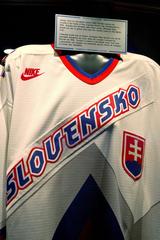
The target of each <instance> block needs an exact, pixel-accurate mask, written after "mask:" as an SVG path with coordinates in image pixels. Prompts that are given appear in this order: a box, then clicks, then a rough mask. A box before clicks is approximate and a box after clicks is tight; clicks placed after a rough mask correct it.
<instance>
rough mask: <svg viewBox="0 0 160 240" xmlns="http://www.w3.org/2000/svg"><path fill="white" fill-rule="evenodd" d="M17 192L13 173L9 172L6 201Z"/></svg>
mask: <svg viewBox="0 0 160 240" xmlns="http://www.w3.org/2000/svg"><path fill="white" fill-rule="evenodd" d="M16 194H17V185H16V181H15V180H14V173H13V172H10V174H9V175H8V177H7V202H8V203H9V202H10V201H11V200H12V199H13V198H14V197H15V196H16Z"/></svg>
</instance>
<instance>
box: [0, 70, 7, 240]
mask: <svg viewBox="0 0 160 240" xmlns="http://www.w3.org/2000/svg"><path fill="white" fill-rule="evenodd" d="M3 75H4V68H3V67H2V66H0V240H1V239H5V219H6V204H5V202H6V201H5V196H6V187H5V177H6V151H7V125H6V118H5V111H6V104H7V95H6V90H5V84H4V83H5V78H4V76H3Z"/></svg>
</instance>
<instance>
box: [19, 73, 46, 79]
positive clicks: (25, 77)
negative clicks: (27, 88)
mask: <svg viewBox="0 0 160 240" xmlns="http://www.w3.org/2000/svg"><path fill="white" fill-rule="evenodd" d="M42 74H43V73H40V74H37V75H32V76H26V75H25V74H23V73H22V74H21V79H22V80H23V81H27V80H30V79H32V78H36V77H39V76H40V75H42Z"/></svg>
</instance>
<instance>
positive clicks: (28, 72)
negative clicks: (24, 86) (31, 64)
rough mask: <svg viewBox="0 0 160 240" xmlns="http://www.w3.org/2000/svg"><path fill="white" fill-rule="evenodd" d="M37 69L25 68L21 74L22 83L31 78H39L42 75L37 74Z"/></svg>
mask: <svg viewBox="0 0 160 240" xmlns="http://www.w3.org/2000/svg"><path fill="white" fill-rule="evenodd" d="M39 71H40V69H39V68H26V69H25V71H24V72H23V73H22V74H21V79H22V80H23V81H27V80H30V79H32V78H36V77H39V76H40V75H42V74H43V73H39Z"/></svg>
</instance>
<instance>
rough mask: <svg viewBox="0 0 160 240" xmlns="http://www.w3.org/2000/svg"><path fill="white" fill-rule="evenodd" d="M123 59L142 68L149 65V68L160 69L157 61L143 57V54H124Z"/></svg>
mask: <svg viewBox="0 0 160 240" xmlns="http://www.w3.org/2000/svg"><path fill="white" fill-rule="evenodd" d="M122 58H123V60H124V61H125V62H133V63H134V62H135V63H137V64H140V65H142V66H147V65H148V66H152V67H155V68H158V69H160V66H159V65H158V63H157V62H156V61H154V60H153V59H152V58H150V57H148V56H145V55H142V54H137V53H132V52H127V54H123V56H122Z"/></svg>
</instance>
